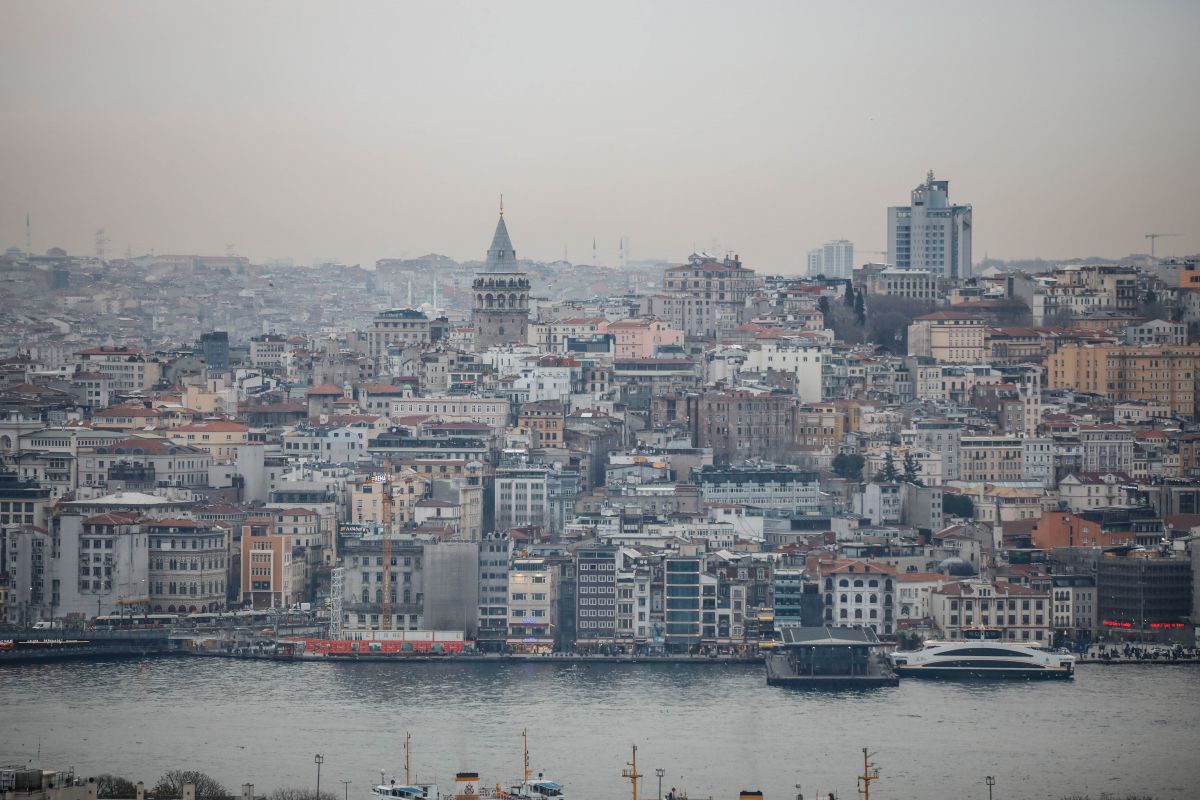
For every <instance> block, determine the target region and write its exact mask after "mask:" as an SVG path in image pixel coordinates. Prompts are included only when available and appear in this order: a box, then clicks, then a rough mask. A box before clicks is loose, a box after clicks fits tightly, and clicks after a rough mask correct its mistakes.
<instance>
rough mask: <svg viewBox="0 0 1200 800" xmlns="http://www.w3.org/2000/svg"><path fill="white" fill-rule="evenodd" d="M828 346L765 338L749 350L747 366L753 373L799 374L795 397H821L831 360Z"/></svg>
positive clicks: (807, 399) (810, 399)
mask: <svg viewBox="0 0 1200 800" xmlns="http://www.w3.org/2000/svg"><path fill="white" fill-rule="evenodd" d="M829 358H830V350H829V348H827V347H812V346H810V345H806V344H800V343H797V342H794V341H792V340H789V339H777V340H770V339H768V340H764V341H763V344H762V347H760V348H759V349H758V350H750V351H748V352H747V353H746V360H745V363H744V368H745V369H747V370H749V371H751V372H766V371H767V370H772V369H773V370H776V371H778V372H791V373H792V374H794V375H795V376H796V396H797V397H799V398H800V402H802V403H819V402H821V400H822V396H821V392H822V375H823V374H824V373H823V371H824V368H825V364H826V363H827V362H828V361H829Z"/></svg>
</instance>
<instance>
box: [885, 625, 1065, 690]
mask: <svg viewBox="0 0 1200 800" xmlns="http://www.w3.org/2000/svg"><path fill="white" fill-rule="evenodd" d="M1000 634H1001V631H1000V629H999V628H964V629H963V638H962V639H961V640H956V641H928V642H925V644H924V646H923V647H922V648H921V649H920V650H908V651H897V652H894V653H892V654H891V659H892V666H893V667H894V668H895V670H896V673H897V674H898V675H900V676H901V677H912V678H1022V679H1031V680H1043V679H1059V680H1065V679H1069V678H1074V677H1075V657H1074V656H1070V655H1063V654H1060V653H1054V652H1050V651H1048V650H1045V649H1043V648H1040V647H1032V646H1030V645H1029V644H1028V643H1021V644H1017V643H1016V642H1010V641H1005V640H1002V639H1001V638H1000Z"/></svg>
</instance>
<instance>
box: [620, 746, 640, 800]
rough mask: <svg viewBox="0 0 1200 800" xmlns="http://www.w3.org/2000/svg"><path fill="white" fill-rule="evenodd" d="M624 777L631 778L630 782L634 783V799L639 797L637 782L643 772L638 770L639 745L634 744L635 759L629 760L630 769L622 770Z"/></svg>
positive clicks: (636, 799)
mask: <svg viewBox="0 0 1200 800" xmlns="http://www.w3.org/2000/svg"><path fill="white" fill-rule="evenodd" d="M621 777H622V778H629V782H630V783H631V784H633V800H638V798H637V782H638V778H640V777H642V773H640V772H638V771H637V745H636V744H635V745H634V746H633V760H632V761H630V762H629V769H623V770H621Z"/></svg>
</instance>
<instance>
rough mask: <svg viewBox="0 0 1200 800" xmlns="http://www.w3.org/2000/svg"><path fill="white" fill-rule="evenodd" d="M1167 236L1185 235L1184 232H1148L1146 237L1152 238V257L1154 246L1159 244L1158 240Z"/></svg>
mask: <svg viewBox="0 0 1200 800" xmlns="http://www.w3.org/2000/svg"><path fill="white" fill-rule="evenodd" d="M1165 236H1183V234H1182V233H1147V234H1146V238H1147V239H1149V240H1150V257H1151V258H1154V257H1155V255H1154V246H1155V245H1156V244H1158V240H1159V239H1162V238H1163V237H1165Z"/></svg>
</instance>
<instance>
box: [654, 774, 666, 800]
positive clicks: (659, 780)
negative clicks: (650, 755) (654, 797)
mask: <svg viewBox="0 0 1200 800" xmlns="http://www.w3.org/2000/svg"><path fill="white" fill-rule="evenodd" d="M654 774H655V775H657V776H658V800H662V779H663V775H666V774H667V771H666V770H665V769H663V768H662V767H657V768H656V769H655V770H654Z"/></svg>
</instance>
